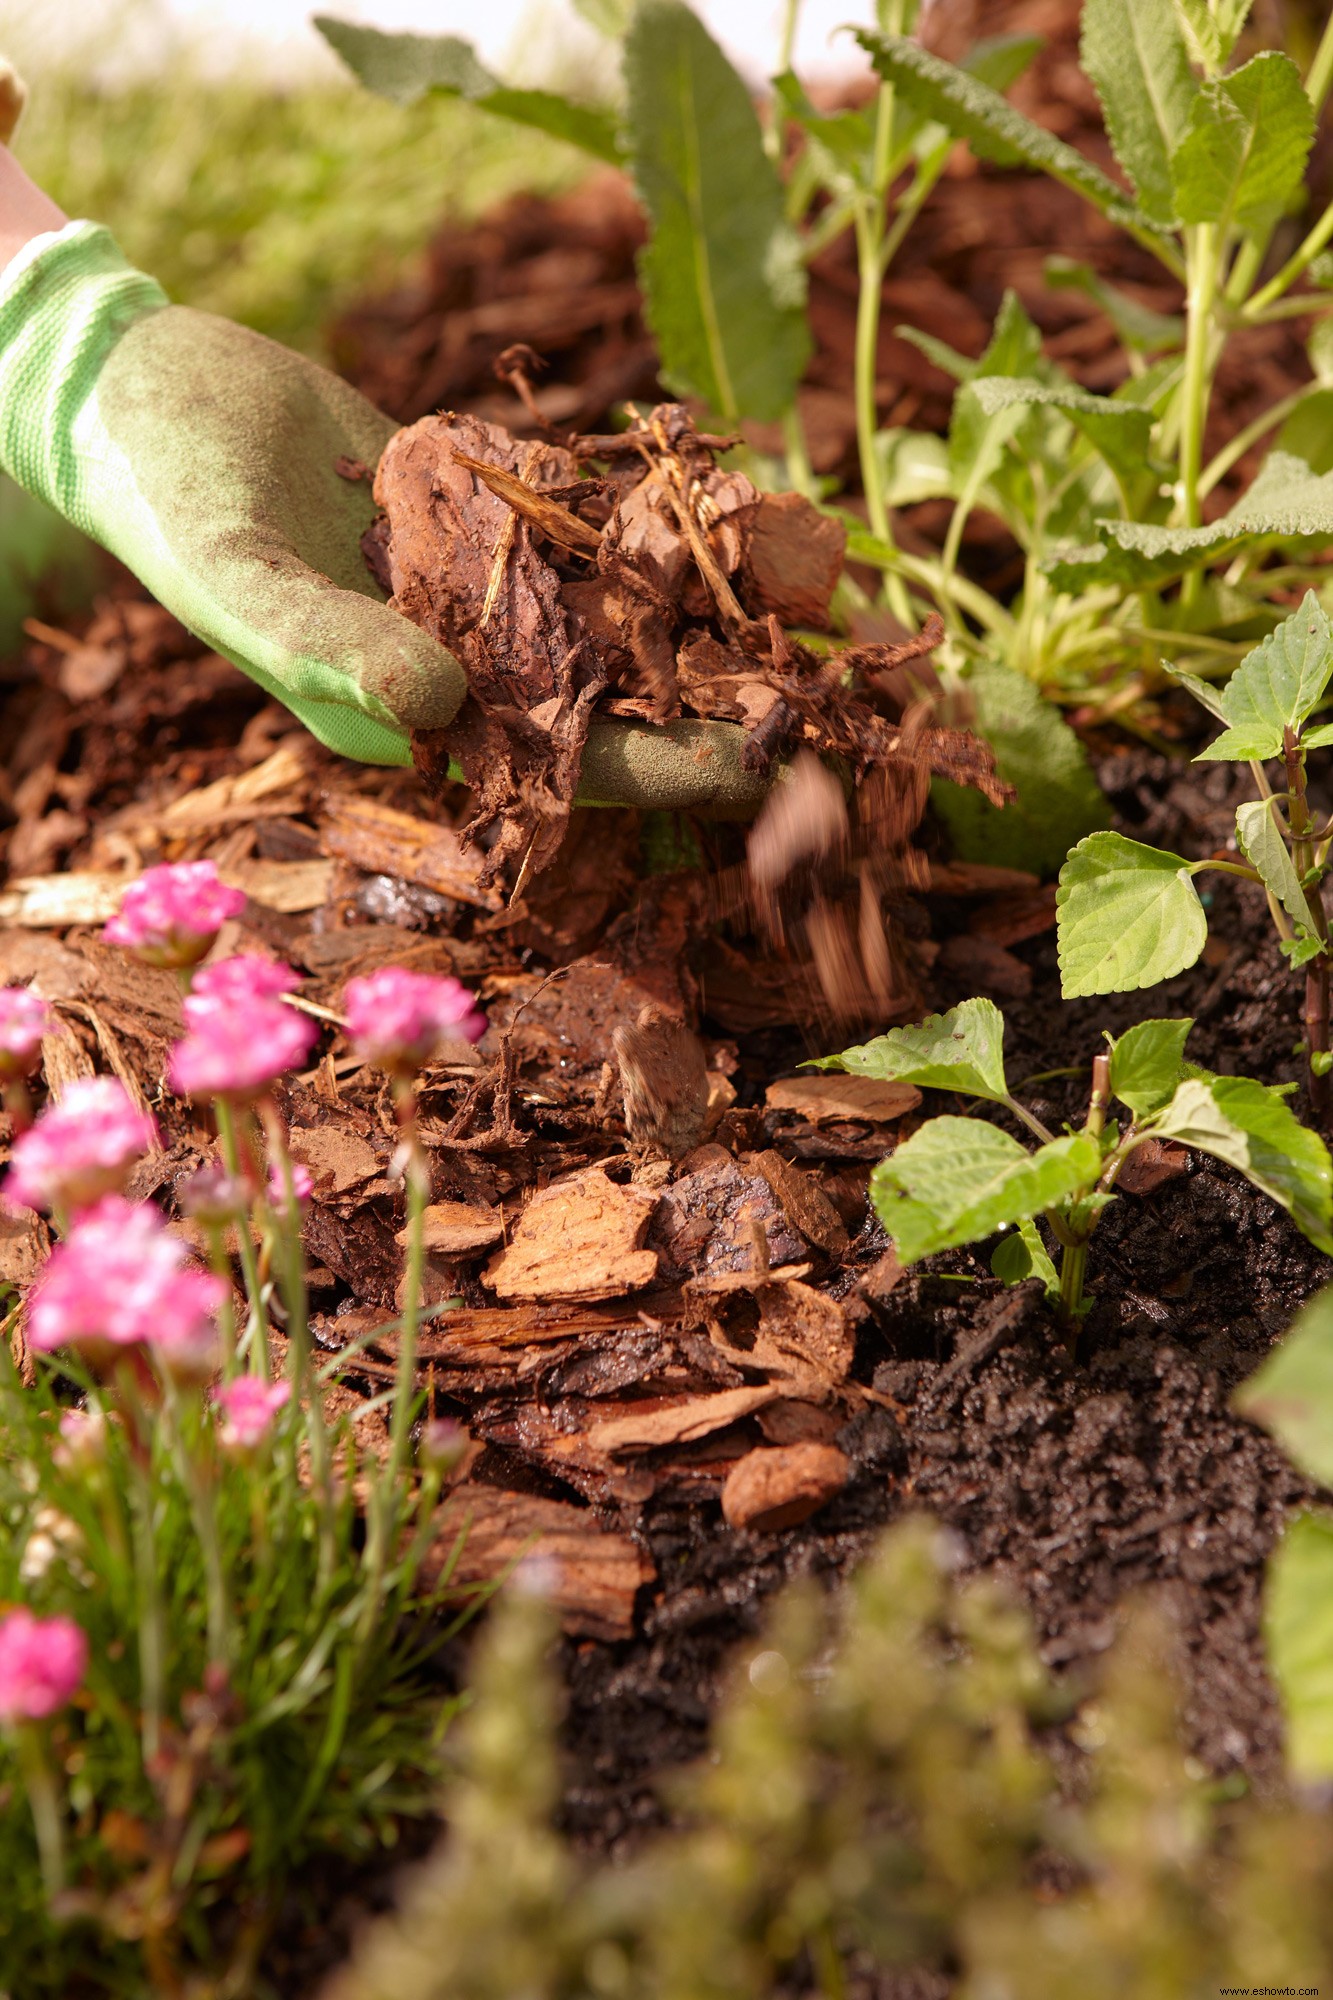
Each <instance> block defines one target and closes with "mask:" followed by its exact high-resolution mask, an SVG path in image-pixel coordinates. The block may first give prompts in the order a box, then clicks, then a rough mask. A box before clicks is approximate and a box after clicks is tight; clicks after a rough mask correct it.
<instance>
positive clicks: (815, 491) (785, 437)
mask: <svg viewBox="0 0 1333 2000" xmlns="http://www.w3.org/2000/svg"><path fill="white" fill-rule="evenodd" d="M782 443H783V449H784V451H785V453H786V458H787V477H788V479H789V480H790V482H791V484H792V485H793V486H794V487H795V488H796V491H797V492H798V493H804V495H805V497H806V499H807V500H815V499H818V497H819V488H818V484H817V482H816V480H815V474H814V468H813V466H812V465H811V463H810V452H809V449H808V447H807V445H806V441H805V425H804V424H803V423H802V422H801V412H800V408H799V406H798V405H797V404H796V403H793V404H792V406H791V408H790V409H789V410H788V411H787V412H786V413H785V414H784V416H783V419H782Z"/></svg>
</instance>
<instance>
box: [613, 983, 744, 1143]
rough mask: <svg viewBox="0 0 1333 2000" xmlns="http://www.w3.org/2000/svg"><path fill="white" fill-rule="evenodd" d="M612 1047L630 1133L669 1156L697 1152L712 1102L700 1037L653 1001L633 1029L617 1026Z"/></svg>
mask: <svg viewBox="0 0 1333 2000" xmlns="http://www.w3.org/2000/svg"><path fill="white" fill-rule="evenodd" d="M611 1046H612V1047H613V1048H614V1050H615V1052H616V1061H617V1063H618V1064H619V1067H620V1087H621V1091H622V1093H623V1095H624V1099H625V1126H626V1130H627V1131H628V1133H629V1136H630V1138H631V1139H632V1140H633V1141H634V1143H635V1144H636V1145H640V1146H647V1147H650V1148H651V1149H653V1150H654V1151H657V1152H661V1153H665V1155H666V1156H667V1158H668V1159H670V1160H679V1159H683V1158H684V1156H685V1154H686V1153H690V1152H693V1150H694V1148H695V1147H696V1146H697V1145H698V1144H699V1141H700V1140H701V1139H702V1138H703V1135H704V1130H705V1127H706V1125H707V1122H708V1115H709V1106H710V1103H711V1101H712V1088H711V1084H710V1079H709V1073H708V1062H707V1058H706V1057H705V1055H704V1048H703V1043H702V1042H701V1041H700V1040H699V1037H698V1036H697V1035H696V1034H694V1033H692V1031H691V1030H690V1028H689V1027H688V1026H687V1025H686V1023H685V1022H684V1021H682V1020H680V1019H679V1018H678V1017H677V1016H675V1015H673V1014H671V1013H669V1012H668V1011H667V1010H666V1009H665V1008H664V1007H658V1006H655V1005H653V1004H651V1003H650V1004H649V1005H648V1006H646V1007H644V1008H643V1009H642V1010H641V1011H640V1014H639V1018H638V1020H637V1022H636V1023H635V1025H634V1026H633V1027H632V1028H629V1027H623V1026H622V1027H619V1028H616V1029H615V1030H614V1032H613V1033H612V1036H611ZM723 1080H724V1081H725V1079H723ZM732 1096H733V1098H734V1096H735V1092H734V1091H733V1092H732ZM723 1108H725V1107H720V1108H719V1110H718V1114H717V1115H718V1117H719V1118H720V1117H721V1116H722V1109H723Z"/></svg>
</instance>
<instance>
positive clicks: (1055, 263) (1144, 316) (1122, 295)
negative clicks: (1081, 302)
mask: <svg viewBox="0 0 1333 2000" xmlns="http://www.w3.org/2000/svg"><path fill="white" fill-rule="evenodd" d="M1046 282H1047V284H1048V285H1049V286H1050V287H1051V289H1052V290H1053V291H1066V290H1072V291H1077V292H1083V293H1084V294H1085V295H1086V297H1088V298H1090V299H1092V300H1093V301H1094V302H1095V303H1096V304H1097V305H1099V306H1100V307H1101V309H1102V311H1103V312H1104V313H1105V314H1106V317H1107V318H1108V319H1109V320H1110V321H1111V323H1112V325H1113V326H1114V327H1115V330H1116V332H1117V333H1118V334H1119V336H1120V340H1121V343H1122V344H1123V345H1124V346H1125V347H1132V348H1134V349H1135V350H1136V351H1137V352H1138V353H1140V354H1154V353H1160V351H1161V350H1162V349H1163V348H1178V347H1183V346H1184V344H1185V322H1184V320H1183V319H1181V318H1180V316H1179V315H1178V314H1176V313H1160V312H1154V311H1153V309H1152V307H1151V306H1145V305H1143V304H1141V303H1140V301H1139V300H1138V299H1134V298H1131V297H1130V295H1129V293H1128V292H1122V291H1120V290H1119V289H1118V288H1117V287H1116V286H1115V285H1108V284H1107V282H1106V280H1105V278H1102V277H1100V276H1099V275H1098V273H1097V272H1096V271H1094V270H1093V268H1092V266H1091V264H1080V263H1078V262H1077V261H1076V259H1074V258H1072V257H1048V258H1047V259H1046Z"/></svg>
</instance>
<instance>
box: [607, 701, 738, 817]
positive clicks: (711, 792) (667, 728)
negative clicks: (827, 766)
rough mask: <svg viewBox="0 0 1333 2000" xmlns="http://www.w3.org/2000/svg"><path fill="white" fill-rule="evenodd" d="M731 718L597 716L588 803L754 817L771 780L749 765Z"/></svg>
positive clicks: (716, 815) (717, 815) (721, 815)
mask: <svg viewBox="0 0 1333 2000" xmlns="http://www.w3.org/2000/svg"><path fill="white" fill-rule="evenodd" d="M744 746H745V731H744V730H743V729H738V728H737V727H736V725H735V724H734V723H731V722H667V723H663V724H653V723H647V722H644V723H639V722H622V721H620V720H619V719H618V718H617V717H615V716H594V717H593V720H592V726H591V728H590V729H589V731H588V741H587V743H586V745H585V746H584V751H583V768H582V773H581V776H580V780H579V792H578V799H579V803H580V804H582V805H617V806H643V807H648V808H656V809H658V810H661V811H668V812H672V811H674V812H695V813H702V814H705V815H707V816H709V817H711V818H714V819H753V817H754V815H755V814H756V813H757V812H758V810H759V808H760V806H761V805H762V804H763V802H764V800H765V799H766V798H767V796H768V790H769V784H770V782H771V779H770V778H768V777H762V776H759V775H757V774H756V773H755V772H753V771H747V770H745V769H744V767H743V766H742V763H741V751H742V749H743V748H744Z"/></svg>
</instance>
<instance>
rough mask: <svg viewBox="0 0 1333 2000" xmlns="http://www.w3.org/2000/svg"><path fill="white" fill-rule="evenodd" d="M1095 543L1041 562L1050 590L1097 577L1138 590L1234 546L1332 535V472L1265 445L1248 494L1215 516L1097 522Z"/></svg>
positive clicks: (1092, 582) (1082, 586) (1093, 582)
mask: <svg viewBox="0 0 1333 2000" xmlns="http://www.w3.org/2000/svg"><path fill="white" fill-rule="evenodd" d="M1097 534H1098V535H1099V536H1100V538H1101V541H1102V544H1103V546H1102V548H1101V550H1100V551H1098V552H1097V553H1095V554H1094V553H1092V552H1091V551H1087V550H1083V549H1078V550H1073V551H1070V552H1068V553H1066V554H1064V555H1061V556H1055V557H1053V558H1051V559H1050V560H1049V561H1047V562H1046V563H1045V564H1044V565H1043V567H1044V569H1045V571H1046V574H1047V575H1048V576H1049V577H1050V579H1051V582H1052V583H1053V584H1054V585H1055V587H1056V589H1057V590H1065V591H1069V592H1071V593H1075V594H1076V593H1078V592H1080V591H1083V590H1088V589H1092V588H1095V587H1096V586H1097V585H1098V584H1101V583H1115V584H1123V585H1124V586H1126V587H1127V588H1128V589H1131V590H1139V589H1142V588H1144V587H1145V586H1149V585H1156V584H1161V583H1166V582H1168V581H1169V580H1170V579H1171V578H1172V577H1174V576H1181V575H1183V574H1184V573H1185V572H1186V571H1187V570H1192V569H1199V568H1201V567H1202V566H1203V565H1204V564H1205V563H1213V562H1221V561H1222V560H1223V559H1224V558H1225V557H1227V556H1230V555H1233V554H1234V553H1235V552H1236V550H1238V549H1240V548H1247V549H1250V550H1254V551H1256V552H1257V551H1258V550H1259V549H1261V548H1262V546H1263V544H1264V543H1265V542H1268V541H1273V542H1275V543H1277V542H1292V541H1297V542H1299V541H1302V540H1304V539H1305V538H1307V537H1309V538H1311V539H1314V540H1319V541H1324V542H1327V541H1329V540H1330V539H1333V473H1327V474H1316V473H1314V472H1312V471H1311V469H1310V467H1309V465H1308V464H1306V462H1305V460H1304V459H1302V458H1300V457H1296V456H1293V455H1292V453H1290V452H1286V451H1271V452H1270V453H1269V454H1268V457H1267V458H1266V459H1265V460H1264V463H1263V465H1262V467H1261V468H1260V470H1259V474H1258V477H1257V478H1256V479H1255V482H1254V484H1253V486H1251V488H1250V490H1249V492H1248V493H1246V494H1243V495H1242V496H1241V498H1240V499H1239V500H1238V501H1237V502H1236V504H1235V506H1234V507H1233V508H1231V510H1230V511H1229V512H1228V513H1226V514H1223V515H1222V516H1221V518H1220V519H1219V520H1216V521H1212V522H1210V523H1208V525H1207V526H1205V527H1201V528H1167V527H1163V526H1161V525H1160V524H1158V523H1157V522H1153V521H1115V520H1104V521H1099V522H1098V523H1097Z"/></svg>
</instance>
